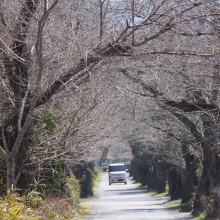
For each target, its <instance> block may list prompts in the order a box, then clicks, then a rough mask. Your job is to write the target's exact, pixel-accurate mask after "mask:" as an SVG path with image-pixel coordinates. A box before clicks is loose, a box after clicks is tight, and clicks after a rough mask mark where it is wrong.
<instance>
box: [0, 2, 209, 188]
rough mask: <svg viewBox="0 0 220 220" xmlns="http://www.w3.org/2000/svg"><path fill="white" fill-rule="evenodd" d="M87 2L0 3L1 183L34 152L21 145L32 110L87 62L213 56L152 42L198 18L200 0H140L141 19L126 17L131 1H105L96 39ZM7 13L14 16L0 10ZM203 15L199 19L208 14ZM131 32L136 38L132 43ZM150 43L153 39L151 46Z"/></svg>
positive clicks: (12, 178)
mask: <svg viewBox="0 0 220 220" xmlns="http://www.w3.org/2000/svg"><path fill="white" fill-rule="evenodd" d="M92 3H93V2H91V1H85V2H81V3H79V2H68V1H62V2H61V1H60V2H59V1H58V0H54V1H49V0H44V1H43V2H41V1H38V0H34V1H33V0H23V1H20V2H18V3H15V2H14V1H7V2H6V1H5V2H2V3H1V8H2V10H1V25H2V31H1V45H0V47H1V51H2V53H1V59H2V62H1V66H2V69H3V74H2V78H1V85H2V86H1V88H2V90H1V94H2V96H1V112H2V113H1V140H2V141H1V148H0V154H1V157H2V158H3V159H4V161H5V162H6V163H7V188H15V187H16V185H17V182H18V178H17V179H16V174H17V173H19V172H18V171H17V167H18V166H17V165H18V164H19V166H20V165H21V164H22V161H23V162H25V161H26V160H28V158H29V157H30V155H31V154H32V152H33V149H34V148H32V149H28V142H29V140H28V139H29V137H30V134H29V133H28V129H29V128H30V125H31V122H32V118H33V116H34V111H35V109H39V108H40V107H41V106H43V105H45V104H47V103H48V104H49V103H50V101H51V99H52V97H55V95H56V94H57V93H58V92H59V91H61V90H62V89H64V88H65V86H66V85H67V84H69V83H70V84H71V85H72V88H73V90H76V89H77V86H79V85H82V84H84V83H85V82H88V81H92V79H93V75H92V74H95V71H94V72H92V69H93V68H94V67H98V66H100V67H101V65H105V61H106V60H109V61H111V57H112V60H113V59H114V58H116V57H121V56H130V57H138V56H139V54H142V55H143V54H146V55H148V56H149V58H151V56H152V55H157V54H162V55H163V54H164V55H175V54H176V55H181V56H183V55H196V56H207V57H209V56H213V53H202V52H198V51H194V50H190V49H187V50H182V49H181V48H180V49H177V50H175V49H174V48H170V49H168V50H167V48H166V46H167V44H166V43H164V47H163V48H162V49H161V48H158V47H157V46H160V45H163V43H162V42H163V41H161V39H162V36H163V38H165V37H167V36H169V33H170V31H171V30H174V29H175V30H176V31H177V30H178V29H180V30H181V27H182V26H181V25H182V24H183V23H187V24H189V23H190V22H191V21H194V20H196V19H197V18H201V12H202V10H203V9H204V8H203V7H205V6H206V4H205V3H204V2H203V1H191V2H188V1H181V2H177V1H166V0H163V1H151V2H150V3H148V4H144V3H143V4H142V2H139V4H137V7H136V10H137V12H136V15H135V16H136V17H139V18H140V20H138V21H137V22H135V23H134V25H133V26H131V24H130V19H131V16H130V15H131V13H130V12H129V10H130V9H131V7H130V6H129V7H127V4H122V5H120V8H122V9H123V8H125V9H126V10H127V11H128V13H120V12H118V11H116V8H117V7H118V3H117V2H114V1H111V11H110V12H109V16H110V17H111V18H112V20H110V21H109V26H108V29H106V30H105V32H104V33H103V39H105V40H103V41H102V42H101V43H100V36H99V35H100V34H99V33H96V32H95V31H94V30H95V29H96V28H98V25H96V23H94V22H92V21H94V19H93V18H94V14H95V12H96V9H95V8H94V7H93V5H92ZM125 3H126V1H125ZM128 8H129V10H128ZM196 9H197V10H196ZM85 12H86V13H85ZM11 13H12V14H13V16H10V17H9V16H7V15H9V14H11ZM85 14H86V17H85ZM115 15H117V16H115ZM191 15H192V16H191ZM202 17H204V18H206V17H207V14H205V15H204V16H202ZM95 19H96V17H95ZM98 20H99V18H98V17H97V21H98ZM55 21H56V22H55ZM57 24H58V27H59V28H57ZM133 33H136V35H137V36H138V37H136V39H135V42H133V43H132V42H131V36H132V35H133ZM180 33H181V32H180ZM171 35H172V34H171ZM155 42H160V44H158V45H157V46H155V45H156V44H155ZM132 44H133V45H132ZM98 64H99V65H98ZM52 65H56V68H54V67H51V66H52ZM94 70H95V69H94ZM167 104H168V103H167ZM170 105H171V104H170ZM208 106H209V105H208ZM9 140H10V141H9ZM12 186H13V187H12Z"/></svg>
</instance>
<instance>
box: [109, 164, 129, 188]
mask: <svg viewBox="0 0 220 220" xmlns="http://www.w3.org/2000/svg"><path fill="white" fill-rule="evenodd" d="M108 176H109V185H111V184H112V183H124V184H127V176H126V170H125V165H124V164H123V163H117V164H110V165H109V168H108Z"/></svg>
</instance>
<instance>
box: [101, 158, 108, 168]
mask: <svg viewBox="0 0 220 220" xmlns="http://www.w3.org/2000/svg"><path fill="white" fill-rule="evenodd" d="M108 166H109V158H108V157H105V158H102V162H101V168H102V171H106V170H107V169H108Z"/></svg>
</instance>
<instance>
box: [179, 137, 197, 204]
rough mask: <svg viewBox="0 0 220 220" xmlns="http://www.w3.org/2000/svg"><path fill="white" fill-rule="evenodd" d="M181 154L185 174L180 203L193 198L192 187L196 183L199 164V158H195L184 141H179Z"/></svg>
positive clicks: (193, 190) (193, 191)
mask: <svg viewBox="0 0 220 220" xmlns="http://www.w3.org/2000/svg"><path fill="white" fill-rule="evenodd" d="M181 148H182V154H183V158H184V161H185V166H186V175H185V178H184V183H183V190H182V196H181V200H182V201H181V203H182V204H184V203H186V202H188V201H189V200H191V199H192V198H193V194H194V193H195V189H194V187H195V186H196V185H197V184H198V183H197V177H196V170H197V168H198V165H199V158H195V157H194V156H193V155H192V154H191V153H190V151H189V148H188V145H187V143H186V141H181Z"/></svg>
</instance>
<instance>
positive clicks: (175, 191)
mask: <svg viewBox="0 0 220 220" xmlns="http://www.w3.org/2000/svg"><path fill="white" fill-rule="evenodd" d="M168 183H169V193H170V197H171V200H175V199H179V198H180V197H181V194H182V187H183V185H182V181H181V175H180V173H178V171H177V170H175V169H172V170H170V171H169V173H168Z"/></svg>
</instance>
